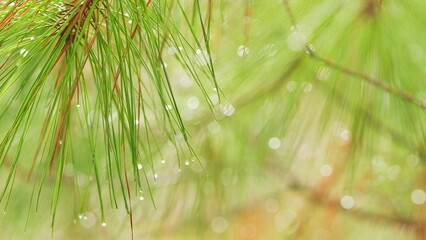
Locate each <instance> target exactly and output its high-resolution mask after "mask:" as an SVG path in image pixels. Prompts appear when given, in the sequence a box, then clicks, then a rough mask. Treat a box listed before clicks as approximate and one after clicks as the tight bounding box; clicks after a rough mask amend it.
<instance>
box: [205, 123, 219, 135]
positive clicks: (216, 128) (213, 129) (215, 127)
mask: <svg viewBox="0 0 426 240" xmlns="http://www.w3.org/2000/svg"><path fill="white" fill-rule="evenodd" d="M207 128H208V129H209V132H210V133H212V134H216V133H218V132H219V131H220V125H219V123H218V122H216V121H214V122H211V123H209V126H208V127H207Z"/></svg>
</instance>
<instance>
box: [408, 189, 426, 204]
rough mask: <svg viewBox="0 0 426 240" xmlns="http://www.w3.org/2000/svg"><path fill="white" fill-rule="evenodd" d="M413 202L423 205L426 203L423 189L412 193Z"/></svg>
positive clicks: (425, 194)
mask: <svg viewBox="0 0 426 240" xmlns="http://www.w3.org/2000/svg"><path fill="white" fill-rule="evenodd" d="M411 201H412V202H413V203H414V204H417V205H421V204H424V203H425V202H426V193H425V191H423V190H421V189H416V190H414V191H413V192H412V193H411Z"/></svg>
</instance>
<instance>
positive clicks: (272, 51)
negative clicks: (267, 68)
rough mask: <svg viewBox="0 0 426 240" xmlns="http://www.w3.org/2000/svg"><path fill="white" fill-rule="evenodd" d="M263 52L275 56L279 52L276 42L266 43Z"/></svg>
mask: <svg viewBox="0 0 426 240" xmlns="http://www.w3.org/2000/svg"><path fill="white" fill-rule="evenodd" d="M263 52H264V53H265V54H266V55H267V56H269V57H273V56H275V55H276V54H277V52H278V51H277V49H276V47H275V44H273V43H270V44H267V45H265V46H264V47H263Z"/></svg>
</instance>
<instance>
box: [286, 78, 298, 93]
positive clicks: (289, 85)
mask: <svg viewBox="0 0 426 240" xmlns="http://www.w3.org/2000/svg"><path fill="white" fill-rule="evenodd" d="M296 88H297V82H295V81H289V82H288V83H287V90H288V91H289V92H294V90H296Z"/></svg>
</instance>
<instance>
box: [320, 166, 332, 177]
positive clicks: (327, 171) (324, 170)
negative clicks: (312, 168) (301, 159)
mask: <svg viewBox="0 0 426 240" xmlns="http://www.w3.org/2000/svg"><path fill="white" fill-rule="evenodd" d="M320 173H321V176H323V177H329V176H331V174H333V167H332V166H330V165H328V164H324V165H322V166H321V167H320Z"/></svg>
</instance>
